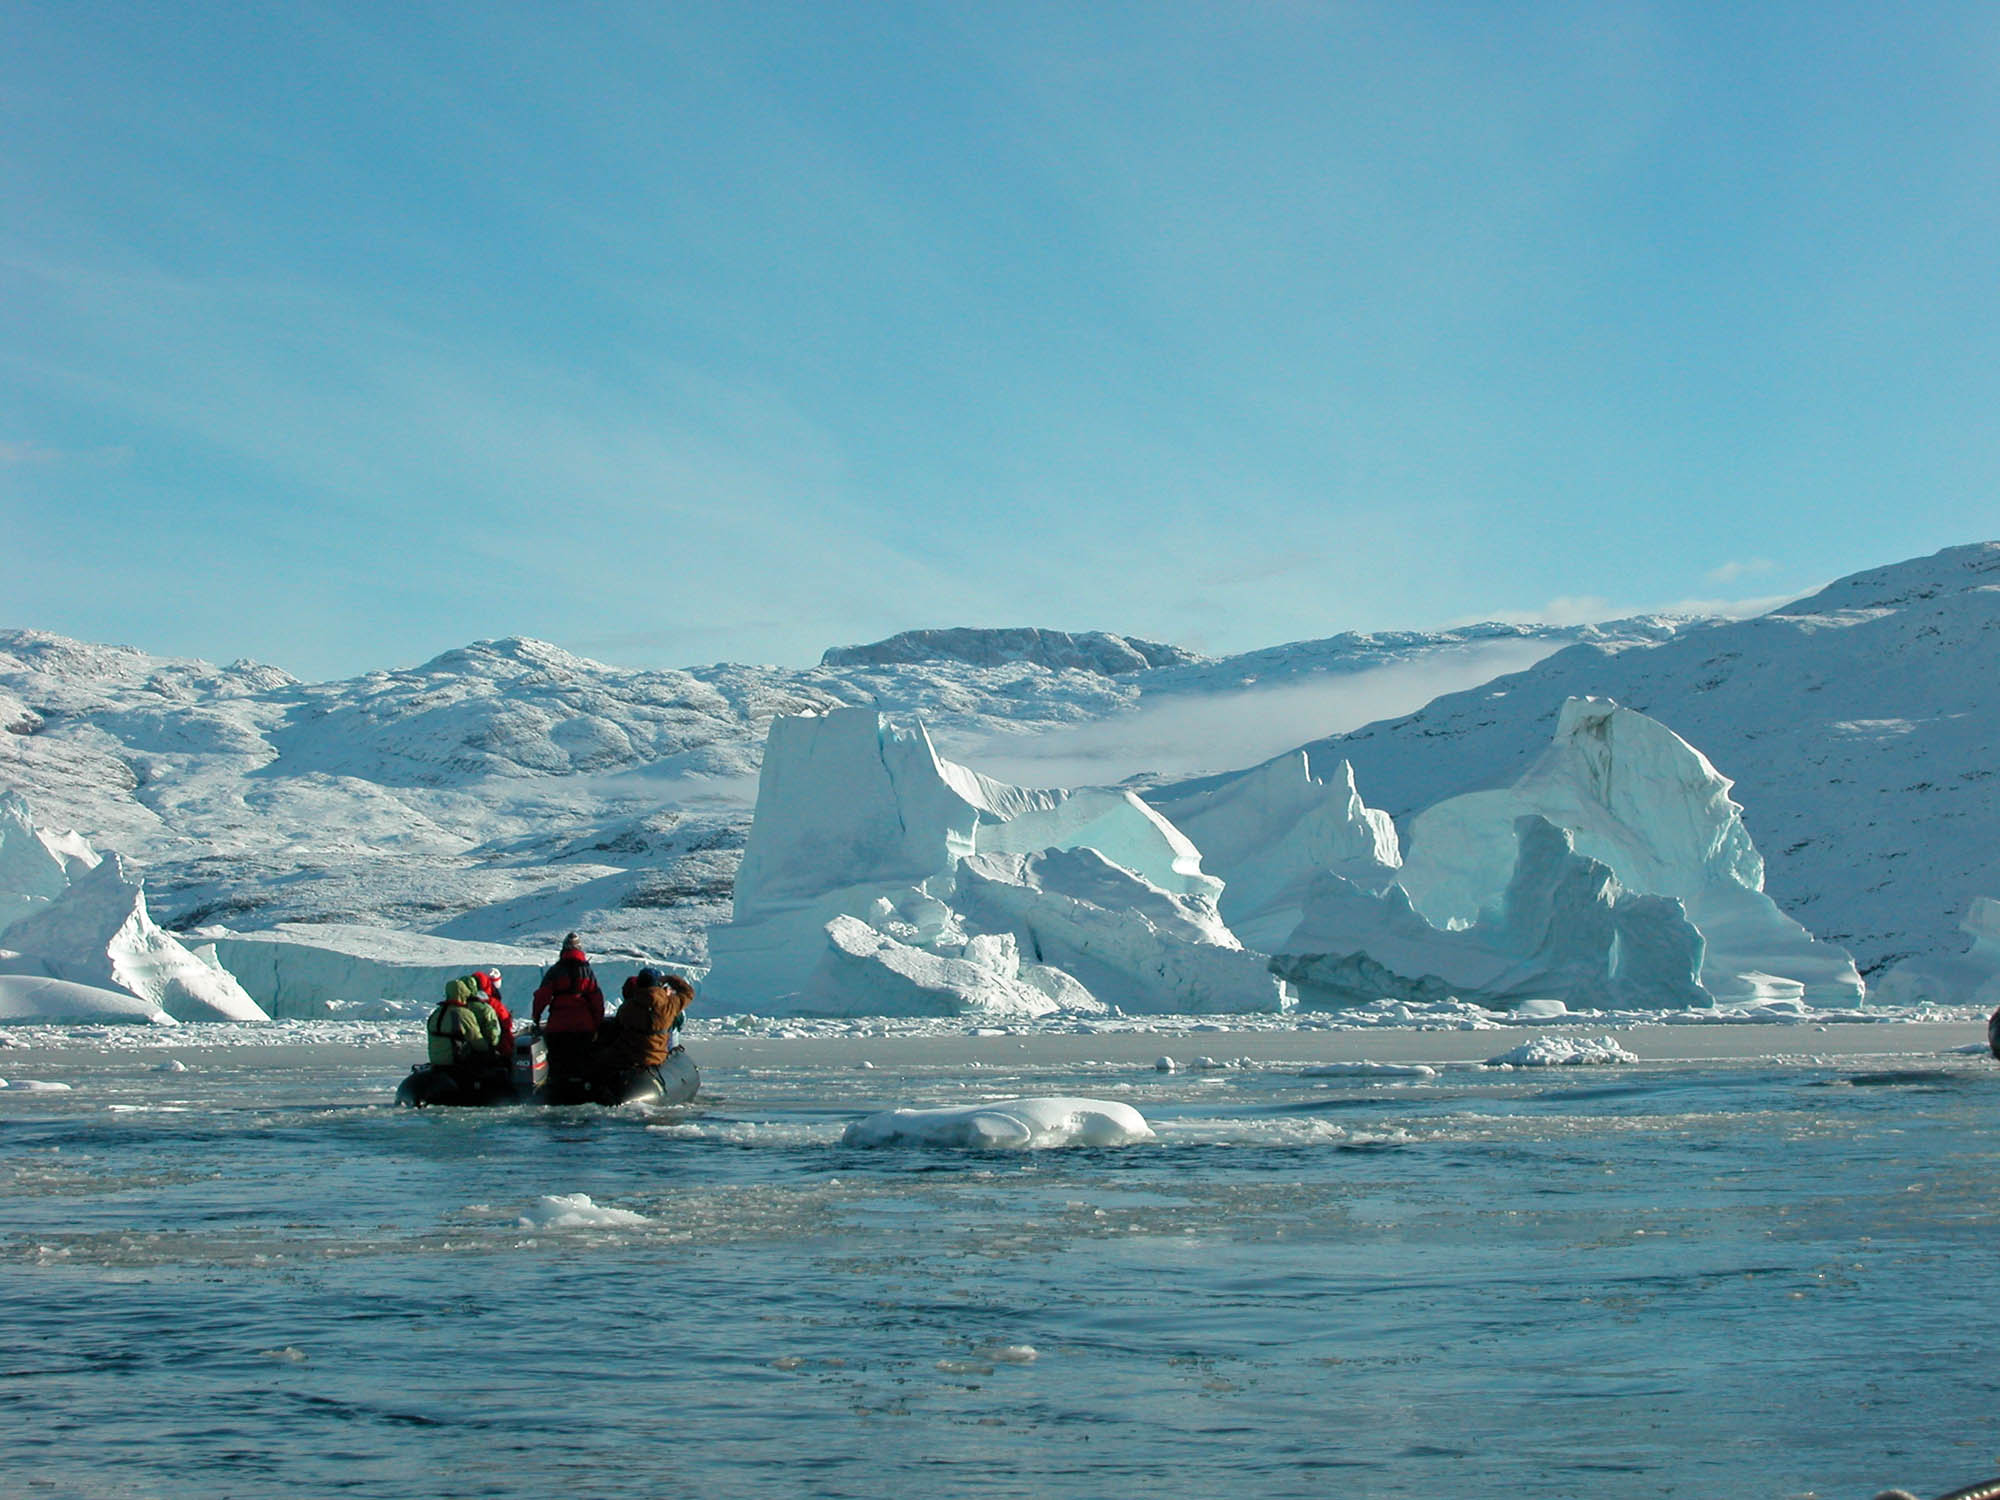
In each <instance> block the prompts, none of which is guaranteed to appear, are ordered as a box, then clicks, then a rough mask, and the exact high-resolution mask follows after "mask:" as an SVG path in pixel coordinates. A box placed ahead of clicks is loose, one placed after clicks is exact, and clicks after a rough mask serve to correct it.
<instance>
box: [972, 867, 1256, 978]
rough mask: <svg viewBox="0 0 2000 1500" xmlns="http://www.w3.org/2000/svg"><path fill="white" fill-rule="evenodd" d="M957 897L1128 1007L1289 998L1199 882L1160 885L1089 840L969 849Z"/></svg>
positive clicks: (975, 915)
mask: <svg viewBox="0 0 2000 1500" xmlns="http://www.w3.org/2000/svg"><path fill="white" fill-rule="evenodd" d="M957 899H958V909H959V911H960V912H961V913H962V914H963V915H964V919H965V920H966V921H967V922H968V923H970V924H972V925H974V926H976V927H978V928H980V929H981V930H983V931H987V932H1006V933H1008V934H1010V935H1011V936H1012V937H1013V938H1014V940H1015V942H1016V943H1017V944H1018V945H1019V947H1020V949H1021V951H1022V952H1024V953H1026V954H1029V955H1031V956H1032V957H1033V958H1034V959H1035V960H1036V961H1037V962H1038V963H1045V964H1050V965H1053V966H1054V967H1055V968H1056V970H1057V971H1059V972H1060V973H1063V974H1066V975H1068V976H1070V977H1071V978H1072V979H1074V980H1077V981H1079V982H1080V983H1082V985H1083V986H1084V987H1085V988H1086V989H1088V990H1089V991H1090V992H1091V994H1093V995H1094V996H1096V998H1097V999H1098V1000H1100V1001H1103V1002H1106V1003H1109V1004H1112V1005H1116V1006H1117V1007H1119V1008H1120V1009H1121V1010H1125V1011H1130V1012H1135V1013H1141V1014H1144V1013H1148V1012H1151V1013H1171V1014H1211V1013H1221V1014H1235V1013H1240V1012H1248V1011H1282V1010H1287V1009H1290V1007H1291V1004H1292V995H1291V992H1290V990H1289V989H1288V988H1287V986H1286V985H1285V984H1284V983H1283V981H1282V980H1280V979H1279V978H1278V976H1276V975H1274V974H1273V973H1272V972H1271V969H1270V964H1269V961H1268V960H1267V959H1266V958H1265V956H1264V955H1263V954H1261V953H1253V952H1251V951H1249V950H1248V949H1246V948H1244V946H1243V945H1242V944H1241V943H1239V942H1238V941H1237V940H1236V937H1235V935H1234V934H1232V933H1231V932H1230V930H1229V928H1228V927H1227V926H1226V925H1225V924H1224V923H1223V921H1222V918H1221V916H1220V914H1219V913H1218V912H1217V909H1216V905H1215V901H1214V898H1213V897H1211V896H1209V895H1208V894H1207V893H1206V892H1200V891H1197V892H1194V893H1191V894H1185V895H1183V894H1176V893H1175V892H1172V891H1168V890H1163V889H1161V888H1160V887H1158V886H1156V885H1153V884H1151V883H1150V882H1148V881H1146V880H1144V879H1142V878H1141V877H1140V876H1138V875H1136V874H1134V873H1133V872H1132V871H1130V870H1127V869H1125V868H1123V867H1122V866H1120V865H1117V864H1115V863H1113V862H1112V861H1111V860H1109V859H1107V858H1106V857H1105V856H1104V855H1103V854H1101V853H1099V852H1098V851H1097V850H1095V849H1090V848H1083V849H1048V850H1044V851H1042V852H1041V853H1038V854H1031V855H977V856H974V857H973V858H971V859H967V860H965V861H963V862H962V863H961V864H960V866H959V872H958V888H957Z"/></svg>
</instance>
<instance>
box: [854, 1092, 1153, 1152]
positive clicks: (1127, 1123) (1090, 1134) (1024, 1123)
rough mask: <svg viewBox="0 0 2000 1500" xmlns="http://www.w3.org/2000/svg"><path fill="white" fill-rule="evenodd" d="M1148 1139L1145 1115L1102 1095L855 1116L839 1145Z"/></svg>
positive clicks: (986, 1146) (1015, 1145)
mask: <svg viewBox="0 0 2000 1500" xmlns="http://www.w3.org/2000/svg"><path fill="white" fill-rule="evenodd" d="M1152 1139H1153V1128H1152V1126H1150V1125H1148V1124H1147V1123H1146V1119H1145V1116H1143V1115H1141V1114H1140V1113H1139V1111H1137V1110H1136V1109H1134V1108H1132V1106H1131V1105H1129V1104H1119V1103H1116V1102H1115V1101H1107V1100H1103V1099H996V1100H992V1101H989V1102H988V1103H985V1104H973V1105H965V1106H961V1107H958V1108H946V1109H892V1110H887V1111H885V1112H883V1113H881V1114H875V1115H868V1116H866V1117H864V1118H862V1119H859V1120H856V1121H854V1123H852V1124H851V1125H849V1126H848V1127H847V1129H846V1131H845V1132H844V1133H843V1134H842V1136H841V1138H840V1140H841V1144H842V1145H844V1146H944V1147H956V1148H960V1149H970V1150H1022V1149H1029V1148H1041V1147H1048V1146H1128V1145H1131V1144H1133V1143H1134V1142H1137V1141H1150V1140H1152Z"/></svg>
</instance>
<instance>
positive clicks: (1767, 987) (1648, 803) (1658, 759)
mask: <svg viewBox="0 0 2000 1500" xmlns="http://www.w3.org/2000/svg"><path fill="white" fill-rule="evenodd" d="M1730 786H1731V783H1730V781H1729V778H1727V777H1726V776H1724V775H1722V774H1721V773H1720V772H1719V771H1717V770H1716V769H1715V767H1714V766H1712V765H1710V764H1709V762H1708V758H1707V757H1706V756H1704V755H1703V754H1702V753H1701V752H1700V751H1699V750H1697V749H1695V748H1694V747H1693V746H1692V745H1690V744H1688V742H1687V741H1686V740H1683V739H1682V738H1681V737H1680V736H1679V735H1677V734H1675V733H1674V732H1673V731H1672V730H1670V729H1668V728H1667V727H1666V726H1665V725H1664V724H1661V723H1659V722H1657V721H1656V720H1653V719H1650V718H1648V717H1646V715H1644V714H1641V713H1637V712H1635V711H1634V710H1632V709H1629V708H1622V707H1620V706H1619V705H1618V704H1616V703H1614V702H1613V701H1611V700H1610V699H1608V698H1571V699H1569V700H1568V701H1567V702H1566V703H1564V705H1563V708H1562V712H1561V714H1560V716H1559V718H1558V721H1557V726H1556V733H1555V738H1554V741H1553V743H1552V744H1551V745H1550V746H1549V747H1548V749H1547V750H1545V751H1544V752H1543V754H1542V755H1541V756H1540V758H1539V759H1537V760H1536V761H1535V762H1534V763H1533V764H1531V765H1530V766H1529V767H1528V769H1527V770H1526V771H1525V772H1524V773H1523V774H1522V775H1521V777H1520V778H1519V779H1518V780H1517V781H1516V782H1515V783H1514V784H1513V785H1512V786H1511V787H1506V788H1501V789H1497V790H1490V791H1476V792H1467V793H1464V794H1462V795H1460V796H1457V797H1452V798H1448V799H1446V800H1445V801H1443V802H1440V803H1437V804H1435V805H1434V806H1432V807H1429V808H1426V809H1425V810H1424V811H1423V812H1421V813H1419V814H1418V815H1417V816H1416V818H1415V820H1414V821H1413V822H1412V824H1411V827H1410V839H1409V843H1410V849H1409V853H1408V856H1407V857H1406V859H1405V860H1404V863H1403V866H1402V869H1401V870H1400V871H1399V872H1398V874H1397V877H1396V879H1397V883H1398V884H1399V885H1400V886H1401V887H1402V889H1403V890H1404V891H1406V892H1407V893H1408V895H1409V898H1410V903H1411V905H1412V906H1413V907H1414V908H1415V910H1416V911H1418V912H1419V913H1421V914H1422V915H1423V916H1424V917H1425V918H1426V919H1428V921H1429V922H1430V923H1431V924H1433V925H1434V926H1438V927H1452V926H1465V925H1468V924H1472V923H1475V922H1477V921H1479V920H1480V919H1481V916H1482V913H1485V912H1487V911H1489V910H1492V909H1493V908H1495V907H1496V906H1498V905H1499V904H1500V903H1501V901H1502V900H1503V898H1504V896H1505V894H1506V892H1507V890H1508V886H1509V883H1510V882H1511V881H1512V879H1513V878H1514V870H1515V864H1516V859H1517V843H1518V841H1517V834H1516V824H1517V822H1518V820H1519V819H1520V818H1522V817H1523V816H1526V815H1534V816H1539V817H1542V818H1545V819H1547V820H1548V821H1549V822H1551V823H1553V824H1555V825H1556V826H1558V827H1560V828H1563V829H1566V830H1568V832H1569V834H1570V836H1571V839H1572V841H1573V844H1574V847H1575V850H1576V852H1577V853H1579V854H1582V855H1584V856H1587V857H1588V858H1590V859H1593V860H1596V861H1599V862H1601V863H1602V864H1603V865H1604V866H1605V867H1607V868H1608V869H1609V870H1610V872H1611V873H1612V874H1613V875H1615V876H1616V877H1617V879H1618V882H1619V884H1620V885H1621V886H1622V887H1623V889H1624V890H1626V891H1629V892H1638V893H1642V894H1645V895H1651V896H1664V897H1671V898H1672V899H1674V900H1675V901H1678V902H1679V903H1680V905H1681V908H1682V909H1683V911H1684V912H1685V913H1686V916H1687V919H1688V920H1689V921H1690V922H1692V923H1693V924H1694V926H1695V927H1696V928H1697V929H1698V930H1699V931H1700V933H1701V936H1702V938H1703V940H1704V950H1705V951H1704V955H1703V958H1702V963H1701V975H1700V981H1701V985H1702V987H1703V989H1705V990H1706V991H1707V992H1708V993H1709V994H1710V995H1711V996H1713V997H1714V1000H1715V1001H1716V1002H1717V1003H1719V1004H1725V1005H1729V1004H1752V1003H1758V1002H1761V1001H1766V1000H1769V999H1771V998H1772V997H1773V996H1775V995H1782V994H1785V993H1790V994H1792V995H1797V996H1801V997H1802V998H1804V999H1805V1000H1807V1001H1808V1002H1811V1003H1814V1004H1819V1005H1837V1006H1851V1005H1858V1004H1859V1003H1860V1002H1861V999H1862V995H1863V986H1862V982H1861V976H1860V975H1859V974H1858V973H1857V972H1856V971H1855V967H1854V961H1853V959H1852V958H1851V957H1849V956H1848V954H1847V953H1846V951H1845V950H1844V949H1841V948H1839V947H1837V946H1835V945H1833V944H1831V943H1822V942H1820V941H1818V940H1817V939H1815V938H1814V937H1813V936H1812V934H1810V933H1809V932H1807V931H1806V930H1805V928H1804V927H1802V926H1800V925H1799V924H1798V923H1797V922H1796V921H1794V920H1793V919H1792V918H1790V917H1788V916H1786V915H1785V914H1784V913H1783V912H1782V911H1780V910H1779V909H1778V906H1777V904H1776V903H1775V902H1773V901H1772V900H1771V898H1770V897H1769V896H1767V895H1766V894H1765V893H1764V861H1763V858H1762V856H1760V855H1759V854H1758V852H1757V849H1756V846H1755V844H1754V843H1753V842H1752V841H1751V838H1750V833H1749V830H1748V829H1747V828H1745V827H1744V825H1743V818H1742V808H1741V807H1739V806H1738V805H1737V804H1736V803H1735V802H1733V801H1732V800H1730V797H1729V789H1730Z"/></svg>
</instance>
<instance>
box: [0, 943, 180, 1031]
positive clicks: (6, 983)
mask: <svg viewBox="0 0 2000 1500" xmlns="http://www.w3.org/2000/svg"><path fill="white" fill-rule="evenodd" d="M17 959H18V955H0V1021H11V1022H14V1023H16V1024H21V1025H36V1024H40V1025H71V1024H75V1023H78V1022H86V1021H87V1022H90V1023H93V1024H95V1025H107V1024H108V1025H138V1026H178V1025H179V1024H180V1023H179V1022H178V1021H176V1020H175V1019H174V1018H173V1017H172V1016H170V1015H168V1014H167V1013H166V1012H165V1011H163V1010H161V1009H160V1007H159V1006H157V1005H155V1004H153V1003H152V1001H150V1000H141V999H140V998H139V997H138V996H137V995H128V994H126V993H125V992H124V991H123V990H105V989H99V988H97V987H96V986H95V985H89V984H74V983H72V982H70V981H69V980H66V979H51V978H49V977H48V976H46V975H43V974H21V973H12V972H6V970H7V969H8V968H9V966H10V964H11V962H12V961H14V960H17Z"/></svg>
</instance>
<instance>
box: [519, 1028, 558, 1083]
mask: <svg viewBox="0 0 2000 1500" xmlns="http://www.w3.org/2000/svg"><path fill="white" fill-rule="evenodd" d="M548 1081H549V1048H548V1044H547V1043H546V1042H544V1041H543V1040H542V1038H541V1033H540V1032H529V1033H528V1034H527V1035H526V1036H522V1037H517V1038H515V1040H514V1073H513V1083H514V1097H515V1098H517V1099H527V1098H531V1097H533V1095H534V1093H535V1091H536V1090H537V1089H539V1088H541V1087H542V1086H543V1085H544V1084H546V1083H547V1082H548Z"/></svg>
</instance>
